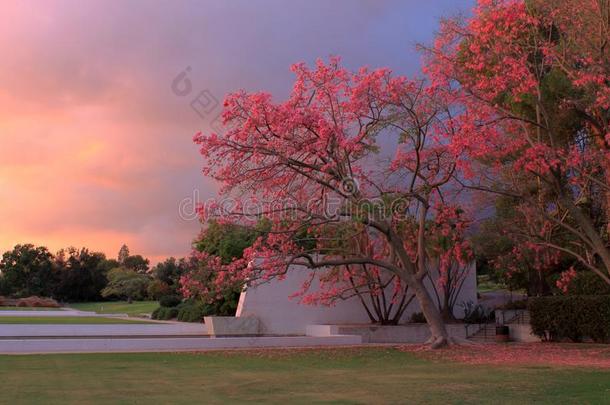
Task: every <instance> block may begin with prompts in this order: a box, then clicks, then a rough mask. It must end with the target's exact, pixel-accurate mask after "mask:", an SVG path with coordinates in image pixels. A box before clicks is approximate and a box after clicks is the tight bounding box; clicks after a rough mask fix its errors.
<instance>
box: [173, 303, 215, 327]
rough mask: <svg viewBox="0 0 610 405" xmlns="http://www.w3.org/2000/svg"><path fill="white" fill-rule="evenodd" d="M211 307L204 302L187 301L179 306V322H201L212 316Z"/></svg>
mask: <svg viewBox="0 0 610 405" xmlns="http://www.w3.org/2000/svg"><path fill="white" fill-rule="evenodd" d="M210 309H211V308H210V306H209V305H206V304H204V303H202V302H196V301H186V302H183V303H182V304H180V305H178V320H179V321H182V322H201V321H202V319H203V317H204V316H206V315H211V311H210Z"/></svg>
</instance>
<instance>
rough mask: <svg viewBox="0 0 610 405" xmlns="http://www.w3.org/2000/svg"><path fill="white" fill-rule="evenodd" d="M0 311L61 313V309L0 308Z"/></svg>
mask: <svg viewBox="0 0 610 405" xmlns="http://www.w3.org/2000/svg"><path fill="white" fill-rule="evenodd" d="M0 311H61V308H31V307H0Z"/></svg>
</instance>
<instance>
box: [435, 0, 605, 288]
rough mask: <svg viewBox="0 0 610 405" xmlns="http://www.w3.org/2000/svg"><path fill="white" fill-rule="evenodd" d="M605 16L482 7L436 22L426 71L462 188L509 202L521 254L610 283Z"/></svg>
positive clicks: (510, 3)
mask: <svg viewBox="0 0 610 405" xmlns="http://www.w3.org/2000/svg"><path fill="white" fill-rule="evenodd" d="M609 13H610V5H609V3H608V2H605V1H597V0H532V1H523V0H479V2H478V5H477V7H476V8H475V10H474V15H473V16H472V17H471V18H469V19H466V20H463V19H449V20H446V21H444V22H443V23H442V27H441V31H440V33H439V35H438V37H437V38H436V41H435V43H434V45H433V46H432V47H431V48H429V49H426V51H427V54H428V61H427V64H426V71H427V73H428V74H429V76H430V77H431V80H432V82H433V85H434V86H436V87H437V88H438V89H439V91H440V89H441V88H442V89H444V96H445V99H446V101H447V103H449V104H451V105H453V108H452V111H454V113H455V115H454V120H455V121H457V122H459V126H460V128H461V130H460V131H459V132H456V133H455V135H456V136H454V137H453V138H452V140H451V148H452V151H453V153H456V154H464V155H465V156H468V159H463V160H461V163H464V166H463V167H461V168H462V169H463V170H464V173H465V174H466V176H467V177H466V178H463V179H462V181H463V182H464V183H465V184H467V185H468V186H469V187H471V188H473V189H478V190H484V191H492V192H495V193H499V194H502V195H504V196H509V197H511V198H514V201H515V204H516V205H517V206H518V211H519V212H520V215H521V221H522V222H524V223H529V225H528V226H525V227H524V229H523V232H521V235H520V237H521V238H522V239H521V240H522V243H523V244H526V247H527V249H528V251H529V253H532V254H534V255H535V256H536V257H538V258H539V259H541V260H542V259H544V257H545V256H548V255H547V253H546V252H547V251H548V250H549V249H551V250H555V251H556V252H559V253H560V254H561V255H567V256H569V257H571V258H572V259H573V260H575V262H576V263H577V264H578V266H580V267H581V268H584V269H587V270H589V271H592V272H594V273H595V274H597V275H598V276H599V277H600V278H601V279H602V280H604V281H605V282H606V283H609V284H610V249H609V248H608V246H609V245H608V225H609V223H608V217H609V213H610V206H609V204H608V203H609V201H610V199H609V197H610V155H609V152H610V151H609V148H610V45H609V44H608V40H609V38H610V35H609V34H610V32H609V24H608V15H609ZM534 230H535V231H534ZM533 231H534V232H533ZM551 236H552V237H551ZM520 250H521V251H522V250H523V249H520ZM572 274H573V271H572V270H570V271H569V272H567V273H566V274H565V275H564V277H562V278H561V280H562V281H561V285H562V286H563V285H565V283H566V282H567V280H568V279H569V278H570V277H571V275H572Z"/></svg>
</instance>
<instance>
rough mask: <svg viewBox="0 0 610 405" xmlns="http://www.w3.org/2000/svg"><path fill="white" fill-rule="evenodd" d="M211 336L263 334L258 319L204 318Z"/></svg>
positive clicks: (247, 317) (245, 317)
mask: <svg viewBox="0 0 610 405" xmlns="http://www.w3.org/2000/svg"><path fill="white" fill-rule="evenodd" d="M203 319H204V321H205V325H206V326H207V331H208V333H209V334H210V335H211V336H239V335H246V336H254V335H260V334H261V328H260V322H259V321H258V318H255V317H249V316H242V317H239V318H238V317H234V316H206V317H204V318H203Z"/></svg>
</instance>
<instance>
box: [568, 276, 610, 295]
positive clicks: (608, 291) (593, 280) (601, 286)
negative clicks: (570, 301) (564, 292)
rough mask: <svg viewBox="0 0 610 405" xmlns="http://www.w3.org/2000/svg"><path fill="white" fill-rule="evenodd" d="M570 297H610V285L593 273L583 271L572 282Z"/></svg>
mask: <svg viewBox="0 0 610 405" xmlns="http://www.w3.org/2000/svg"><path fill="white" fill-rule="evenodd" d="M568 294H569V295H610V285H608V284H607V283H605V282H604V280H602V279H601V277H599V276H598V275H597V274H595V273H593V272H591V271H582V272H579V273H578V275H577V276H576V277H575V278H574V279H573V280H572V281H571V282H570V286H569V287H568Z"/></svg>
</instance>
